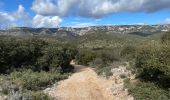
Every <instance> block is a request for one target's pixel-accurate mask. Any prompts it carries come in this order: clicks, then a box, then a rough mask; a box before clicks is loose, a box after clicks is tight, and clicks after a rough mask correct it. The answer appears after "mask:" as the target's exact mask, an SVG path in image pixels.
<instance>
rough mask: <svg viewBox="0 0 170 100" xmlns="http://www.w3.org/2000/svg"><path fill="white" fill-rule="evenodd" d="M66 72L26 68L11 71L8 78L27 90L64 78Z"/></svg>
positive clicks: (42, 86) (39, 88)
mask: <svg viewBox="0 0 170 100" xmlns="http://www.w3.org/2000/svg"><path fill="white" fill-rule="evenodd" d="M67 77H68V74H64V75H62V74H60V73H55V72H53V73H50V72H43V71H41V72H33V71H31V70H26V71H22V72H12V73H11V74H10V76H8V79H10V80H12V81H13V82H14V83H15V84H18V85H19V86H21V87H23V88H24V89H27V90H41V89H43V88H46V87H47V86H49V85H52V84H53V83H54V82H56V81H59V80H62V79H66V78H67Z"/></svg>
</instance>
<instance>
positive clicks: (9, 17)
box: [0, 5, 28, 28]
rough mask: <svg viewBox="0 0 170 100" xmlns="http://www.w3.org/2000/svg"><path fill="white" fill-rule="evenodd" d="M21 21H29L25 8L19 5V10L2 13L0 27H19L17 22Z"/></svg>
mask: <svg viewBox="0 0 170 100" xmlns="http://www.w3.org/2000/svg"><path fill="white" fill-rule="evenodd" d="M20 19H28V16H27V14H26V13H25V8H24V7H23V6H22V5H19V6H18V10H17V11H14V12H12V13H7V12H0V25H1V26H0V27H1V28H2V27H11V26H17V23H16V21H18V20H20Z"/></svg>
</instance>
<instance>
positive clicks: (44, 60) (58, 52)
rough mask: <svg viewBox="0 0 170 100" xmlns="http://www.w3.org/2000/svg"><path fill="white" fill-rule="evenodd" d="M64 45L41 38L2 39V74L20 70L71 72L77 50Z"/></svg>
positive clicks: (0, 63)
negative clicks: (72, 61) (71, 64)
mask: <svg viewBox="0 0 170 100" xmlns="http://www.w3.org/2000/svg"><path fill="white" fill-rule="evenodd" d="M64 45H65V44H62V45H59V44H58V43H56V42H49V41H48V42H47V41H45V40H43V39H40V38H28V39H24V38H22V39H20V38H11V37H4V38H2V37H1V40H0V65H1V66H0V73H10V72H12V71H13V70H20V69H32V70H34V71H41V70H44V71H50V70H53V71H55V70H58V69H61V71H62V72H69V71H71V70H72V69H73V67H72V66H70V61H71V60H72V59H74V56H75V53H76V48H73V47H71V46H68V45H66V46H64Z"/></svg>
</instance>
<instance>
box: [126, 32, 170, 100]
mask: <svg viewBox="0 0 170 100" xmlns="http://www.w3.org/2000/svg"><path fill="white" fill-rule="evenodd" d="M169 36H170V32H167V33H165V34H163V36H162V37H161V42H159V43H158V42H156V43H155V42H151V43H147V44H143V45H140V46H137V47H136V49H135V50H134V51H136V52H135V53H134V54H135V57H134V59H135V60H134V63H135V64H134V67H133V70H135V72H136V75H137V79H136V80H137V81H135V82H133V81H132V82H131V81H128V80H126V81H125V83H126V84H125V86H126V87H128V88H129V92H130V93H131V94H132V95H133V96H134V98H135V100H169V99H170V94H169V88H170V67H169V66H170V62H169V61H170V46H169V43H170V42H169V39H170V38H169ZM124 50H125V51H126V52H129V49H126V48H125V49H124ZM125 51H123V52H125ZM134 54H133V53H132V54H131V56H132V55H134Z"/></svg>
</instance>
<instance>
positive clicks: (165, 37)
mask: <svg viewBox="0 0 170 100" xmlns="http://www.w3.org/2000/svg"><path fill="white" fill-rule="evenodd" d="M161 41H162V42H163V43H168V42H170V31H169V32H166V33H164V34H163V35H162V37H161Z"/></svg>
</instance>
